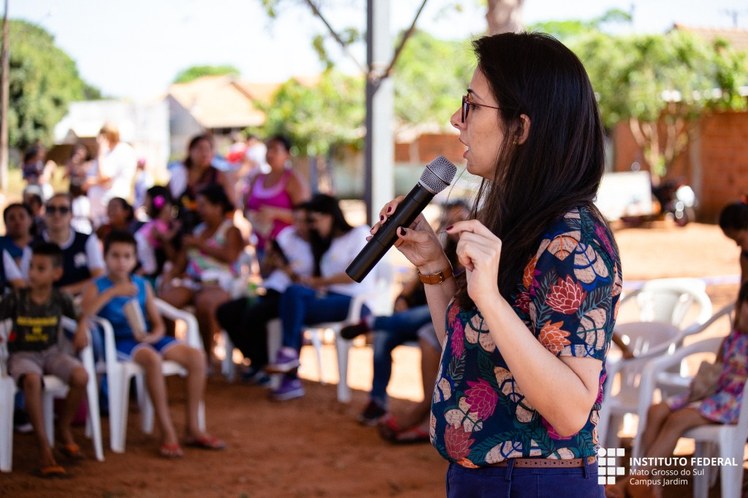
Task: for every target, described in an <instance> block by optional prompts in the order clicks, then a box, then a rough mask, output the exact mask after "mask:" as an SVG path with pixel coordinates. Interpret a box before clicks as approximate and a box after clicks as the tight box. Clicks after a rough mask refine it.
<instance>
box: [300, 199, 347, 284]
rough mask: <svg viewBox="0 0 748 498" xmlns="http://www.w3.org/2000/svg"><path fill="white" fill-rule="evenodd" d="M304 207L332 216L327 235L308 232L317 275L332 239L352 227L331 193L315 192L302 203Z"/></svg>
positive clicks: (309, 210)
mask: <svg viewBox="0 0 748 498" xmlns="http://www.w3.org/2000/svg"><path fill="white" fill-rule="evenodd" d="M304 207H305V208H306V210H307V211H308V212H310V213H321V214H329V215H331V216H332V229H331V230H330V235H329V236H327V237H322V236H320V234H319V233H318V232H317V230H312V231H311V232H310V234H309V245H311V246H312V255H313V256H314V275H315V276H319V275H320V274H321V271H320V262H321V261H322V256H324V254H325V253H326V252H327V250H328V249H330V245H331V244H332V241H333V239H335V238H337V237H340V236H341V235H345V234H346V233H348V232H350V231H351V230H353V227H352V226H351V225H350V224H349V223H348V221H347V220H346V219H345V215H343V210H342V209H340V203H339V202H338V200H337V199H336V198H335V197H333V196H331V195H327V194H315V195H314V196H312V198H311V199H309V201H308V202H306V203H305V204H304Z"/></svg>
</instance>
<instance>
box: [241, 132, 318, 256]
mask: <svg viewBox="0 0 748 498" xmlns="http://www.w3.org/2000/svg"><path fill="white" fill-rule="evenodd" d="M266 157H267V162H268V164H269V165H270V171H269V172H268V173H261V174H258V175H257V176H256V177H255V178H254V180H253V181H252V183H251V185H250V188H249V191H248V192H247V197H246V199H245V202H244V207H245V215H246V217H247V219H248V220H249V221H250V223H252V231H253V233H254V234H255V236H256V237H257V243H256V245H255V248H256V250H257V256H258V258H259V259H262V253H263V251H264V250H265V248H266V247H267V244H268V242H269V241H271V240H273V239H274V238H275V237H276V236H277V235H278V233H280V231H281V230H283V229H284V228H285V227H287V226H289V225H290V224H291V223H292V221H293V213H292V209H291V207H292V206H294V205H296V204H299V203H300V202H303V201H306V200H307V199H308V198H309V186H308V185H307V183H306V181H304V180H303V179H302V178H301V176H300V175H299V174H298V173H296V172H295V171H294V170H293V169H292V168H291V167H290V158H291V142H290V141H289V140H288V139H287V138H285V137H283V136H280V135H277V136H274V137H272V138H270V139H269V140H268V141H267V155H266Z"/></svg>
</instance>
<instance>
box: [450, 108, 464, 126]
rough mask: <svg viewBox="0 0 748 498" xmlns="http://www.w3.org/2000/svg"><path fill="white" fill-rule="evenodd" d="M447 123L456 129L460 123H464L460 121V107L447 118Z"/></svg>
mask: <svg viewBox="0 0 748 498" xmlns="http://www.w3.org/2000/svg"><path fill="white" fill-rule="evenodd" d="M449 124H451V125H452V126H454V127H455V128H457V129H458V130H459V129H461V128H462V125H463V124H464V123H463V122H462V113H461V109H457V110H456V111H455V112H454V113H453V114H452V116H451V117H450V118H449Z"/></svg>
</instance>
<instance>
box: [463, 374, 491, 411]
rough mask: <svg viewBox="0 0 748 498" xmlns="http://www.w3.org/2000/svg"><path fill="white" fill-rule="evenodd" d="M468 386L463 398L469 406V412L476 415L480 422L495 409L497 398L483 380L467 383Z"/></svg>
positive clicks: (489, 385)
mask: <svg viewBox="0 0 748 498" xmlns="http://www.w3.org/2000/svg"><path fill="white" fill-rule="evenodd" d="M468 385H469V386H470V388H469V389H467V390H466V391H465V397H466V398H467V403H468V405H470V411H471V412H473V413H475V414H477V415H478V418H479V419H480V420H486V419H488V417H490V416H491V415H492V414H493V412H494V410H495V409H496V403H498V401H499V396H498V395H497V394H496V391H494V390H493V388H492V387H491V384H489V383H488V382H486V381H485V380H484V379H479V380H478V381H477V382H473V381H468Z"/></svg>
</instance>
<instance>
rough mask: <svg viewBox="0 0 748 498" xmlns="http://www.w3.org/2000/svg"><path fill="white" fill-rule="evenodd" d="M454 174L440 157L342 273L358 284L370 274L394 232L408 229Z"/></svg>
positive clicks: (388, 246)
mask: <svg viewBox="0 0 748 498" xmlns="http://www.w3.org/2000/svg"><path fill="white" fill-rule="evenodd" d="M456 172H457V167H456V166H455V165H454V164H452V163H451V162H449V161H448V160H447V159H446V158H444V157H443V156H439V157H437V158H436V159H434V160H433V161H431V162H430V163H429V164H428V165H426V169H425V170H424V171H423V173H422V174H421V179H420V180H418V183H417V184H416V186H415V187H413V189H412V190H411V191H410V192H409V193H408V195H406V196H405V199H403V201H402V202H401V203H400V204H398V206H397V209H396V210H395V212H394V213H393V214H392V216H390V217H389V218H387V221H385V222H384V223H383V224H382V225H381V226H380V227H379V230H378V231H377V233H375V234H374V236H373V237H372V238H371V239H369V242H367V243H366V245H365V246H364V248H363V249H361V252H359V253H358V255H357V256H356V258H355V259H354V260H353V262H352V263H351V264H350V265H348V268H346V270H345V272H346V273H347V274H348V276H349V277H351V278H352V279H353V280H355V281H356V282H361V281H362V280H363V279H364V278H366V275H368V274H369V272H370V271H371V269H372V268H374V265H376V264H377V263H378V262H379V260H380V259H382V256H384V254H385V253H386V252H387V251H388V250H389V249H390V247H392V246H393V245H394V243H395V241H396V240H397V229H398V228H399V227H401V226H405V227H407V226H410V224H411V223H413V220H415V219H416V217H417V216H418V215H419V214H421V211H423V210H424V208H425V207H426V206H428V204H429V202H431V199H433V198H434V196H435V195H436V194H438V193H439V192H441V191H442V190H444V189H445V188H447V186H448V185H449V184H450V183H452V179H453V178H454V176H455V173H456Z"/></svg>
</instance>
